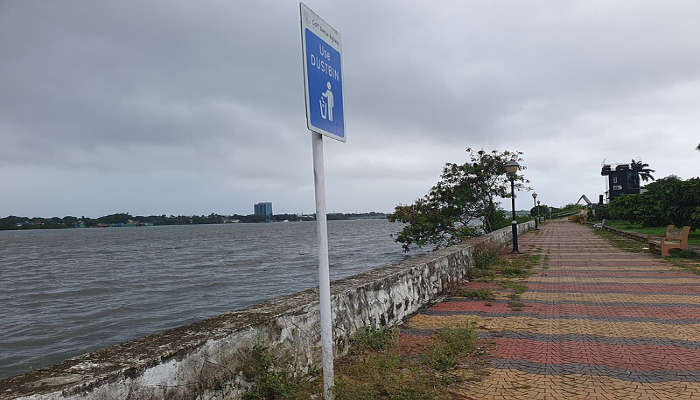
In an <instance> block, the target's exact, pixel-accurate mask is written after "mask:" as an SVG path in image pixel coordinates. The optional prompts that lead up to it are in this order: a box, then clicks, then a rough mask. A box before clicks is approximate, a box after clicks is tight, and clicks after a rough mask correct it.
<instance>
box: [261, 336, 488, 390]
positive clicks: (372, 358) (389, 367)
mask: <svg viewBox="0 0 700 400" xmlns="http://www.w3.org/2000/svg"><path fill="white" fill-rule="evenodd" d="M356 336H357V335H356ZM360 336H362V337H364V338H367V337H371V338H386V342H385V346H384V348H383V349H382V350H373V349H372V348H366V351H364V352H362V353H359V352H357V351H353V352H352V353H351V354H350V355H348V356H346V357H342V358H340V359H339V360H337V362H336V378H335V386H334V388H333V392H334V394H335V399H336V400H373V399H387V400H443V399H444V400H447V399H448V398H451V396H450V395H449V392H448V391H447V387H448V386H449V385H451V384H454V383H456V382H460V381H461V380H462V378H461V377H460V376H458V375H454V374H451V373H450V372H449V371H450V370H452V369H454V368H455V367H456V366H457V365H458V364H460V363H461V362H463V361H465V360H466V359H467V358H468V357H470V356H471V355H472V354H473V353H474V352H475V350H476V337H477V335H476V325H475V324H474V323H467V324H464V325H459V326H454V327H449V328H445V329H442V330H440V331H439V332H437V334H436V335H435V337H434V338H433V339H432V341H431V342H430V344H429V345H427V347H426V348H425V349H424V351H422V352H421V353H420V354H419V355H417V356H411V357H406V356H402V355H401V353H400V352H399V348H398V335H397V333H396V331H395V330H391V331H376V332H371V331H370V330H368V331H364V332H361V333H360ZM366 341H367V340H365V339H354V340H353V343H364V342H366ZM372 342H374V340H372ZM375 347H376V346H375ZM274 398H277V397H274Z"/></svg>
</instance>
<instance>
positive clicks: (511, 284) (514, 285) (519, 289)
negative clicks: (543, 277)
mask: <svg viewBox="0 0 700 400" xmlns="http://www.w3.org/2000/svg"><path fill="white" fill-rule="evenodd" d="M500 284H501V287H502V288H503V289H512V290H513V292H515V293H518V294H520V293H525V291H526V290H527V286H525V285H523V284H522V283H520V282H515V281H511V280H503V281H501V282H500Z"/></svg>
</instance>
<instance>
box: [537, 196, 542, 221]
mask: <svg viewBox="0 0 700 400" xmlns="http://www.w3.org/2000/svg"><path fill="white" fill-rule="evenodd" d="M537 219H540V201H539V200H537ZM540 223H542V222H540Z"/></svg>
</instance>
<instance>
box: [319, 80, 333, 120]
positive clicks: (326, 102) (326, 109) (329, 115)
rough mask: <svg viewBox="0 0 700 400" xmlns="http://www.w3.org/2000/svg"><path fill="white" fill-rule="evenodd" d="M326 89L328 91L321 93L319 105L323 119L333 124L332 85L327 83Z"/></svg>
mask: <svg viewBox="0 0 700 400" xmlns="http://www.w3.org/2000/svg"><path fill="white" fill-rule="evenodd" d="M326 87H327V88H328V89H327V90H326V91H325V92H323V93H321V98H320V99H319V100H318V105H319V107H320V108H321V118H323V119H327V120H329V121H331V122H333V92H332V91H331V83H330V82H326Z"/></svg>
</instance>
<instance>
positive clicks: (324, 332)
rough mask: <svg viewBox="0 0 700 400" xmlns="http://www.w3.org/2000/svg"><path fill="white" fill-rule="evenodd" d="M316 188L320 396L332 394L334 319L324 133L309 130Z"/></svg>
mask: <svg viewBox="0 0 700 400" xmlns="http://www.w3.org/2000/svg"><path fill="white" fill-rule="evenodd" d="M311 137H312V139H311V142H312V147H313V157H314V186H315V188H316V232H317V236H318V296H319V308H320V310H321V351H322V358H323V397H324V398H325V399H327V400H331V399H332V398H333V394H332V393H331V388H332V387H333V329H332V324H333V319H332V315H331V279H330V272H329V269H328V225H327V223H326V173H325V171H324V168H323V137H322V136H321V134H319V133H316V132H314V133H312V134H311Z"/></svg>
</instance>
